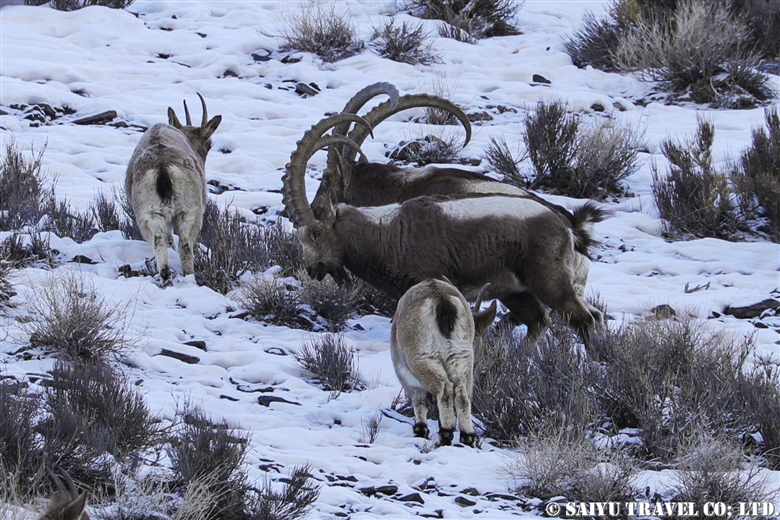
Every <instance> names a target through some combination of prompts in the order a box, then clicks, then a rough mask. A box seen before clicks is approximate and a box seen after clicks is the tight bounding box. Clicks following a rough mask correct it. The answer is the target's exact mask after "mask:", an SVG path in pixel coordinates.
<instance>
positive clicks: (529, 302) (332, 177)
mask: <svg viewBox="0 0 780 520" xmlns="http://www.w3.org/2000/svg"><path fill="white" fill-rule="evenodd" d="M379 94H386V95H388V96H389V98H390V99H389V101H386V102H384V103H381V104H380V105H378V106H376V107H375V108H374V109H372V110H371V111H369V112H368V113H367V114H366V115H365V116H363V119H364V121H365V127H364V126H361V125H360V124H356V125H355V128H354V129H353V130H352V131H351V132H349V122H345V123H340V124H337V125H335V126H334V128H333V132H332V135H333V136H335V137H334V139H338V138H339V137H347V134H348V137H349V140H350V141H352V142H354V144H355V145H357V146H350V145H349V144H347V145H346V146H343V147H341V146H340V145H341V143H337V144H335V145H331V147H330V149H329V150H328V161H327V166H326V168H325V172H324V173H323V176H322V182H321V184H320V188H319V190H318V191H317V194H316V196H315V198H314V201H313V202H312V209H313V210H314V214H315V216H319V214H320V213H321V211H323V208H325V207H326V206H329V205H334V204H337V203H339V202H344V203H346V204H350V205H353V206H382V205H387V204H393V203H400V202H404V201H407V200H410V199H412V198H414V197H419V196H422V195H453V194H478V193H481V194H486V193H489V194H506V195H513V196H517V197H528V198H532V199H533V200H535V201H537V202H539V203H540V204H544V205H546V206H548V207H549V208H550V209H551V210H553V211H554V212H555V213H557V214H558V216H559V217H560V218H561V219H562V221H563V222H564V224H566V225H568V226H569V227H571V228H572V231H573V232H574V233H575V234H578V235H579V236H580V238H581V239H582V246H583V247H581V248H579V249H578V250H577V251H576V253H575V280H574V284H575V288H576V290H577V293H578V294H579V296H580V297H583V296H584V294H585V286H586V284H587V280H588V271H589V264H590V261H589V254H588V248H589V247H590V245H592V244H593V242H594V240H593V239H592V238H591V228H592V225H593V224H594V223H596V222H600V221H602V220H604V218H605V217H606V215H607V213H606V212H605V211H603V210H601V209H599V208H597V207H596V206H595V205H593V204H588V205H585V206H582V207H581V208H580V210H579V211H578V212H576V213H574V214H572V213H571V212H569V211H568V210H566V209H565V208H564V207H562V206H559V205H556V204H552V203H550V202H548V201H546V200H544V199H542V198H541V197H539V196H538V195H536V194H534V193H533V192H529V191H526V190H523V189H521V188H518V187H516V186H513V185H511V184H507V183H503V182H500V181H498V180H496V179H493V178H490V177H488V176H486V175H483V174H480V173H476V172H473V171H470V170H466V169H462V168H455V167H446V168H445V167H436V166H428V167H425V168H405V169H404V168H399V167H398V166H395V165H392V164H380V163H374V162H368V161H366V160H363V161H361V162H356V161H355V159H356V154H357V152H358V151H359V149H360V148H359V147H360V145H362V144H363V142H364V141H365V139H366V137H367V136H368V134H369V131H368V130H366V128H368V129H372V128H375V127H376V126H377V125H378V124H380V123H381V122H382V121H384V120H386V119H387V118H388V117H390V116H392V115H394V114H396V113H398V112H400V111H403V110H407V109H411V108H417V107H430V108H436V109H438V110H444V111H447V112H449V113H451V114H452V115H453V116H455V118H456V119H457V120H458V121H460V122H461V124H462V125H463V127H464V129H465V131H466V143H468V142H469V139H470V136H471V126H470V123H469V120H468V117H467V116H466V114H465V113H464V112H463V111H462V110H461V109H460V108H458V107H457V106H456V105H454V104H453V103H451V102H449V101H447V100H445V99H442V98H439V97H436V96H429V95H424V94H416V95H406V96H399V94H398V90H397V89H396V88H395V87H394V86H393V85H391V84H389V83H375V84H373V85H369V86H368V87H366V88H364V89H362V90H361V91H359V92H358V93H357V94H355V95H354V96H353V97H352V99H350V100H349V102H348V103H347V104H346V106H345V107H344V110H343V111H342V114H349V113H352V114H354V113H356V112H357V111H358V110H360V108H361V107H363V106H364V105H365V104H366V103H367V102H368V101H370V100H371V99H373V98H374V97H376V96H377V95H379ZM514 299H515V300H517V305H516V306H515V309H523V311H522V312H518V311H514V312H513V313H512V314H513V316H514V317H515V318H516V319H517V320H518V321H520V322H521V323H526V324H528V325H529V333H531V334H532V335H537V334H539V333H540V330H538V328H534V330H531V326H532V324H534V323H542V322H543V323H546V322H547V317H546V312H545V310H544V309H543V308H541V307H540V306H539V305H538V302H536V301H535V300H534V298H533V297H532V296H530V295H528V294H522V295H521V294H517V295H515V296H514ZM585 305H587V306H588V309H589V310H590V311H591V313H592V314H593V316H594V317H595V318H596V319H597V320H598V321H601V320H602V314H601V312H600V311H599V310H598V309H596V308H595V307H593V306H592V305H590V304H589V303H587V302H586V303H585Z"/></svg>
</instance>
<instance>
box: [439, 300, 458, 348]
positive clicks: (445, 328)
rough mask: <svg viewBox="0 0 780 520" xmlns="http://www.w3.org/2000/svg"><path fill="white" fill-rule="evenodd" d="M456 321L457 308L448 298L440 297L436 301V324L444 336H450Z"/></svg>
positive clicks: (448, 337)
mask: <svg viewBox="0 0 780 520" xmlns="http://www.w3.org/2000/svg"><path fill="white" fill-rule="evenodd" d="M456 321H458V309H457V308H456V307H455V305H454V304H453V303H452V302H451V301H450V299H449V298H447V297H442V298H441V299H440V300H439V301H438V302H437V303H436V325H437V326H438V327H439V331H440V332H441V333H442V335H443V336H444V337H445V338H447V339H450V337H451V336H452V331H453V329H454V328H455V322H456Z"/></svg>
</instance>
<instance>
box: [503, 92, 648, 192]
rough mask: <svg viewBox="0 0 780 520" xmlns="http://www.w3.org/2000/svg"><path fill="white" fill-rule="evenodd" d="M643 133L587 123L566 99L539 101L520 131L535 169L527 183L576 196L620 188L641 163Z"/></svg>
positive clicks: (609, 123)
mask: <svg viewBox="0 0 780 520" xmlns="http://www.w3.org/2000/svg"><path fill="white" fill-rule="evenodd" d="M643 135H644V131H643V130H641V129H639V128H636V127H633V126H630V125H623V124H618V123H616V122H615V121H612V120H604V121H601V122H599V123H597V124H593V125H592V126H585V125H583V124H582V123H581V121H580V120H579V118H577V117H576V116H574V115H572V114H569V113H568V105H567V104H566V103H565V102H564V101H560V100H555V101H552V102H550V103H545V102H541V103H539V104H538V105H537V107H536V110H535V111H534V112H533V113H532V114H529V116H528V117H527V118H526V120H525V131H524V134H523V141H524V143H525V147H526V150H527V151H528V157H529V158H530V160H531V165H532V166H533V170H534V178H533V180H532V181H531V182H530V187H531V188H532V189H538V188H545V189H547V190H550V191H552V192H555V193H559V194H561V195H566V196H569V197H576V198H592V199H603V198H605V197H606V196H607V195H610V194H617V193H621V192H622V188H621V186H620V182H621V181H622V180H623V179H625V178H626V177H628V176H629V175H631V174H632V173H634V172H635V171H636V170H637V169H638V167H639V161H638V150H639V145H640V143H641V140H642V137H643ZM510 180H511V179H510ZM521 187H522V186H521Z"/></svg>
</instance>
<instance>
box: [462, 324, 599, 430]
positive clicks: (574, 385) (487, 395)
mask: <svg viewBox="0 0 780 520" xmlns="http://www.w3.org/2000/svg"><path fill="white" fill-rule="evenodd" d="M588 370H589V369H588V365H587V364H586V359H585V356H584V354H583V353H582V352H581V350H580V349H579V348H578V347H577V346H576V342H575V338H574V337H573V335H572V332H571V331H570V330H569V328H568V326H567V325H566V324H565V323H564V322H563V321H562V320H559V319H555V320H554V322H553V326H552V328H551V331H550V332H549V333H548V334H547V335H545V336H544V337H542V338H540V339H539V341H538V342H537V343H536V344H534V343H533V342H526V341H525V340H524V338H523V339H518V338H517V337H515V335H514V334H513V332H512V330H511V328H506V327H499V328H498V329H491V330H490V331H488V333H487V334H485V336H484V338H483V344H482V347H481V348H480V349H478V350H477V351H476V352H475V355H474V395H473V397H472V401H471V406H472V413H473V414H474V416H475V417H476V418H477V419H479V420H480V421H481V422H482V425H483V426H484V428H485V433H484V434H485V435H486V436H488V437H492V438H494V439H496V440H499V441H507V442H511V441H514V440H516V439H517V438H518V437H520V436H526V435H533V434H537V433H540V432H543V431H545V430H550V429H553V428H559V429H560V428H563V427H567V428H570V430H571V431H572V432H575V431H576V432H581V431H582V430H583V429H585V428H586V427H587V425H588V424H589V423H590V422H591V420H592V418H593V416H594V415H595V413H596V410H595V402H594V399H593V396H592V393H590V392H589V391H588V389H587V386H588V385H587V382H588Z"/></svg>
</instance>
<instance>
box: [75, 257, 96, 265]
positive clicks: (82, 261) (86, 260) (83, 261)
mask: <svg viewBox="0 0 780 520" xmlns="http://www.w3.org/2000/svg"><path fill="white" fill-rule="evenodd" d="M70 261H71V262H73V263H75V264H87V265H95V264H96V263H97V262H94V261H92V259H91V258H88V257H86V256H84V255H76V256H74V257H73V258H71V260H70Z"/></svg>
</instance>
